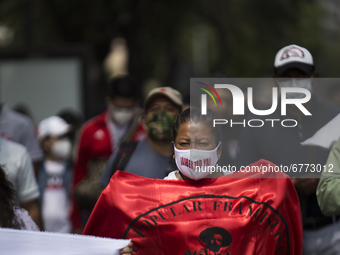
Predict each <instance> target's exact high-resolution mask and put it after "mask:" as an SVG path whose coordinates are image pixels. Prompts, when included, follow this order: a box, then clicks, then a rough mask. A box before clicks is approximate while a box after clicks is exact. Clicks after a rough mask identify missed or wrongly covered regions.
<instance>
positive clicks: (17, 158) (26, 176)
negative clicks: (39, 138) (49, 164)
mask: <svg viewBox="0 0 340 255" xmlns="http://www.w3.org/2000/svg"><path fill="white" fill-rule="evenodd" d="M0 164H1V165H2V166H3V168H4V171H5V173H6V175H7V178H8V179H9V181H10V182H11V183H12V184H13V187H14V190H15V191H16V193H17V204H18V205H20V204H21V203H25V202H30V201H33V200H35V199H38V198H39V195H40V194H39V187H38V184H37V181H36V179H35V176H34V171H33V164H32V160H31V157H30V156H29V154H28V152H27V150H26V148H25V147H24V146H22V145H21V144H18V143H15V142H11V141H7V140H5V139H2V138H1V137H0Z"/></svg>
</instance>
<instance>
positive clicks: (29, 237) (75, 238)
mask: <svg viewBox="0 0 340 255" xmlns="http://www.w3.org/2000/svg"><path fill="white" fill-rule="evenodd" d="M129 242H130V240H118V239H110V238H101V237H94V236H82V235H72V234H59V233H48V232H34V231H27V230H14V229H5V228H0V254H1V255H29V254H32V255H46V254H48V255H78V254H79V255H118V254H119V250H120V249H122V248H124V247H126V246H127V245H128V244H129Z"/></svg>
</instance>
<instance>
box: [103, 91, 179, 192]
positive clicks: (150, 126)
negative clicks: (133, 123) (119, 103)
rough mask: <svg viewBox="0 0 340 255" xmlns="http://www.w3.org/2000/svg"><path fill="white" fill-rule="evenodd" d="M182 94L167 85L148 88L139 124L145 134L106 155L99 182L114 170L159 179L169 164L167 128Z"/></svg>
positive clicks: (169, 128)
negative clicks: (140, 123)
mask: <svg viewBox="0 0 340 255" xmlns="http://www.w3.org/2000/svg"><path fill="white" fill-rule="evenodd" d="M182 106H183V102H182V95H181V94H180V93H179V92H178V91H177V90H175V89H172V88H170V87H160V88H155V89H153V90H151V91H150V92H149V94H148V96H147V97H146V99H145V102H144V115H143V117H142V121H143V124H144V125H145V127H146V131H147V136H146V138H144V139H142V140H140V141H139V142H135V143H131V142H130V143H123V144H122V145H121V147H120V148H119V150H118V151H116V152H115V153H114V154H113V155H112V156H111V157H110V159H109V162H108V164H107V166H106V169H105V171H104V174H103V175H102V177H101V183H102V184H103V185H105V186H106V185H107V184H108V183H109V182H110V179H111V177H112V175H113V174H114V173H115V172H116V171H117V170H123V171H125V172H129V173H133V174H136V175H140V176H144V177H148V178H159V179H163V178H164V177H165V176H166V175H167V172H168V171H172V170H175V167H176V166H175V165H172V160H173V159H172V155H173V145H172V143H171V141H172V140H171V129H172V126H173V124H174V123H175V119H176V117H177V116H178V115H179V114H180V113H181V111H182Z"/></svg>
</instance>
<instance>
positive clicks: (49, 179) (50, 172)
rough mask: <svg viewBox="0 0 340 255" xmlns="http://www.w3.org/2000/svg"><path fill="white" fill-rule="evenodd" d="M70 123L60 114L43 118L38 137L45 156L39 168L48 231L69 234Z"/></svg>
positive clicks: (44, 217) (43, 213) (43, 210)
mask: <svg viewBox="0 0 340 255" xmlns="http://www.w3.org/2000/svg"><path fill="white" fill-rule="evenodd" d="M70 130H71V126H70V125H69V124H67V123H66V121H64V119H62V118H60V117H58V116H51V117H48V118H46V119H44V120H42V121H41V122H40V123H39V125H38V139H39V141H40V144H41V147H42V149H43V151H44V154H45V158H44V160H43V162H42V164H41V169H40V171H39V188H40V194H41V199H40V201H41V211H42V219H43V223H44V227H45V231H48V232H59V233H70V231H71V223H70V220H69V189H70V184H71V183H70V181H71V176H72V161H71V152H72V151H71V150H72V144H71V141H70V139H69V137H68V133H69V132H70Z"/></svg>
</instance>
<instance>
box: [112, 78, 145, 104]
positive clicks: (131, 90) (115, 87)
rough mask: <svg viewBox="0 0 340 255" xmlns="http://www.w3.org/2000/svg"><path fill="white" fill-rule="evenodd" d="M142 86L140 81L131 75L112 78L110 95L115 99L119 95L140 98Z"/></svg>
mask: <svg viewBox="0 0 340 255" xmlns="http://www.w3.org/2000/svg"><path fill="white" fill-rule="evenodd" d="M140 95H141V93H140V86H139V84H138V82H137V81H136V80H135V79H134V78H133V77H132V76H129V75H124V76H120V77H116V78H112V79H111V80H110V81H109V83H108V96H109V97H110V98H111V99H114V98H115V97H117V96H121V97H129V98H133V99H135V100H138V99H140Z"/></svg>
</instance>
